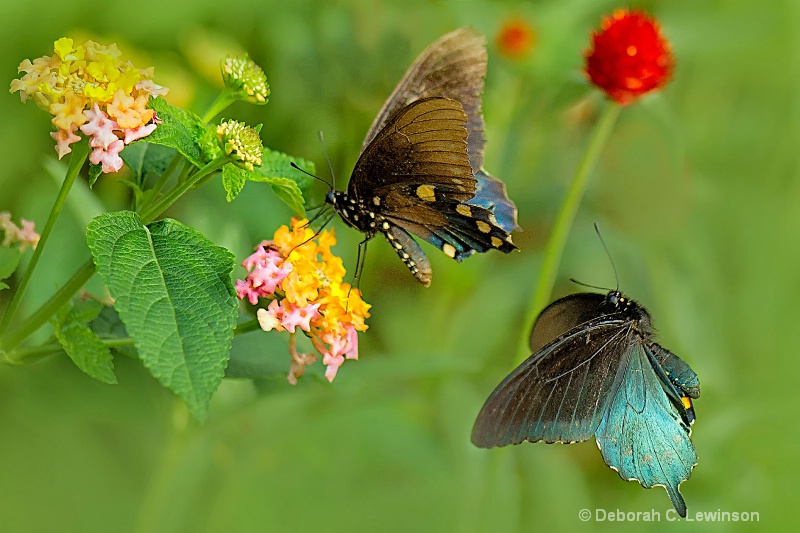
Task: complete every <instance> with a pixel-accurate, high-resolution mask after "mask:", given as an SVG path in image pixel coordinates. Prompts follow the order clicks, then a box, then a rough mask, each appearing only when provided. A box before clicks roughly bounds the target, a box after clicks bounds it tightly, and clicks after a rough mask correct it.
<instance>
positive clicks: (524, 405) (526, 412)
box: [472, 289, 700, 517]
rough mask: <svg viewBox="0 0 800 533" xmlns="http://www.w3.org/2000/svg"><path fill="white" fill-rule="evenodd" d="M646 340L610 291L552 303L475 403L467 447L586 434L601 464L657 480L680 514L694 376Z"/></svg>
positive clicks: (639, 317)
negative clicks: (515, 360) (514, 359)
mask: <svg viewBox="0 0 800 533" xmlns="http://www.w3.org/2000/svg"><path fill="white" fill-rule="evenodd" d="M653 337H654V333H653V326H652V321H651V318H650V314H649V313H648V312H647V310H646V309H645V308H644V307H642V305H640V304H639V303H637V302H635V301H634V300H631V299H630V298H627V297H626V296H624V295H623V294H622V293H620V291H619V290H618V289H617V290H612V291H609V292H608V293H607V294H605V295H602V294H596V293H578V294H572V295H570V296H566V297H564V298H561V299H559V300H556V301H555V302H553V303H551V304H550V305H549V306H547V307H546V308H545V309H544V310H543V311H542V312H541V314H539V316H538V317H537V319H536V321H535V323H534V325H533V330H532V332H531V338H530V348H531V350H532V351H533V355H532V356H531V357H529V358H528V359H527V360H526V361H524V362H523V363H522V364H521V365H519V367H517V368H516V369H515V370H514V371H513V372H512V373H511V374H510V375H509V376H508V377H506V378H505V379H504V380H503V381H502V382H501V383H500V384H499V385H498V386H497V388H496V389H495V390H494V392H492V394H491V395H490V396H489V398H488V399H487V400H486V403H485V404H484V405H483V408H482V409H481V411H480V413H479V414H478V418H477V420H476V421H475V425H474V427H473V429H472V442H473V444H475V445H476V446H479V447H481V448H491V447H494V446H505V445H508V444H519V443H521V442H523V441H526V440H527V441H530V442H537V441H544V442H547V443H553V442H561V443H573V442H579V441H584V440H588V439H589V438H590V437H591V436H592V435H594V437H595V440H596V442H597V446H598V447H599V448H600V452H601V454H602V456H603V460H604V461H605V463H606V464H607V465H608V466H609V467H611V468H613V469H614V470H616V471H618V472H619V475H620V476H621V477H622V478H623V479H626V480H637V481H638V482H639V483H640V484H641V485H642V486H643V487H645V488H650V487H654V486H663V487H664V488H666V490H667V494H668V495H669V497H670V500H671V501H672V505H673V506H674V507H675V510H676V511H677V512H678V514H680V516H682V517H685V516H686V502H685V501H684V499H683V496H682V495H681V493H680V491H679V487H680V484H681V482H683V481H685V480H686V479H688V478H689V475H690V474H691V471H692V468H693V467H694V466H695V465H696V464H697V455H696V453H695V449H694V445H693V444H692V441H691V439H690V436H691V425H692V424H693V423H694V420H695V412H694V407H693V405H692V399H695V398H697V397H699V396H700V382H699V380H698V378H697V374H695V373H694V371H693V370H692V369H691V368H690V367H689V365H687V364H686V363H685V362H683V361H682V360H681V359H680V358H679V357H678V356H677V355H675V354H673V353H672V352H670V351H669V350H667V349H665V348H663V347H661V346H660V345H659V344H657V343H656V342H654V340H653Z"/></svg>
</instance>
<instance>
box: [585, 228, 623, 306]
mask: <svg viewBox="0 0 800 533" xmlns="http://www.w3.org/2000/svg"><path fill="white" fill-rule="evenodd" d="M594 231H595V233H597V237H598V238H599V239H600V244H602V245H603V249H604V250H605V251H606V255H607V256H608V260H609V261H610V262H611V268H612V269H613V270H614V279H615V280H617V290H619V275H618V274H617V265H615V264H614V258H613V257H611V252H609V251H608V246H606V241H604V240H603V236H602V235H601V234H600V226H598V225H597V222H595V223H594ZM586 286H587V287H589V285H586ZM595 288H599V287H595Z"/></svg>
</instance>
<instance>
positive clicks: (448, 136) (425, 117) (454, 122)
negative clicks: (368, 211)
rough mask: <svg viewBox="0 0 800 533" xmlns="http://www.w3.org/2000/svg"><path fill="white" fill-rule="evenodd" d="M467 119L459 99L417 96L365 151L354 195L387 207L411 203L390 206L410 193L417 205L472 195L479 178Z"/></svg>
mask: <svg viewBox="0 0 800 533" xmlns="http://www.w3.org/2000/svg"><path fill="white" fill-rule="evenodd" d="M466 121H467V117H466V115H465V114H464V111H463V109H462V108H461V104H459V103H458V102H457V101H455V100H450V99H447V98H426V99H423V100H417V101H415V102H412V103H411V104H409V105H408V106H406V107H405V108H403V109H402V110H401V111H400V112H398V113H397V114H396V115H395V116H394V117H393V118H392V120H391V121H389V123H388V124H387V125H386V127H385V128H383V129H382V130H381V131H380V132H378V135H377V136H376V137H375V139H374V140H373V141H372V143H370V145H369V146H367V147H366V149H365V150H364V151H363V152H362V153H361V156H360V157H359V158H358V161H357V162H356V166H355V168H354V169H353V174H352V176H351V177H350V183H349V185H348V193H349V195H350V197H351V198H354V199H356V201H364V202H366V203H367V205H369V206H370V207H372V206H373V205H374V206H375V208H376V210H377V211H381V212H386V211H391V210H393V209H394V208H395V207H405V205H404V204H401V205H400V206H395V205H394V204H392V205H389V206H387V205H386V203H385V201H386V200H387V199H388V200H397V199H399V198H404V199H406V203H408V204H411V205H416V204H419V203H420V202H431V201H434V200H436V199H441V200H449V201H451V202H464V201H466V200H469V199H470V198H472V197H473V196H474V195H475V184H476V181H475V178H474V177H473V175H472V169H471V167H470V166H469V159H468V157H467V145H466V137H467V130H466V127H465V125H466ZM392 193H394V196H390V195H391V194H392ZM375 198H378V200H375Z"/></svg>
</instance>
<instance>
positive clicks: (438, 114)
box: [325, 28, 518, 286]
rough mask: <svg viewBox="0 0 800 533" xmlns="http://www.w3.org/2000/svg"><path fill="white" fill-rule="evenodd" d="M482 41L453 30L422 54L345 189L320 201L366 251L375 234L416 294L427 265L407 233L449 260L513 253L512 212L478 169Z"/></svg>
mask: <svg viewBox="0 0 800 533" xmlns="http://www.w3.org/2000/svg"><path fill="white" fill-rule="evenodd" d="M486 60H487V59H486V49H485V41H484V39H483V37H482V36H481V35H480V34H478V33H476V32H475V31H473V30H470V29H467V28H462V29H459V30H456V31H454V32H451V33H449V34H447V35H445V36H444V37H442V38H441V39H439V40H438V41H436V42H435V43H433V44H432V45H430V46H429V47H428V48H427V49H426V50H425V51H424V52H423V53H422V55H420V57H419V58H418V59H417V60H416V62H414V64H413V65H412V66H411V68H410V69H409V70H408V72H406V74H405V76H404V77H403V79H402V80H401V81H400V83H399V84H398V86H397V87H396V88H395V90H394V92H393V93H392V95H391V96H390V97H389V99H388V100H387V102H386V103H385V104H384V106H383V109H381V111H380V113H378V116H377V118H376V119H375V121H374V122H373V124H372V127H371V128H370V130H369V132H368V133H367V136H366V139H365V140H364V144H363V146H362V148H361V155H360V156H359V158H358V161H357V162H356V165H355V168H354V169H353V174H352V176H351V177H350V183H349V185H348V187H347V190H346V191H344V192H340V191H333V190H332V191H330V192H329V193H328V194H327V196H326V198H325V201H326V202H327V203H328V204H330V205H332V206H333V208H334V209H335V210H336V212H337V213H338V214H339V216H340V217H341V218H342V220H344V222H345V223H347V224H348V225H350V226H352V227H353V228H355V229H357V230H359V231H361V232H363V233H364V234H365V236H366V239H365V242H366V241H367V240H369V239H371V238H372V237H374V236H375V235H376V234H378V233H383V235H384V236H385V237H386V239H387V240H388V241H389V243H390V244H391V245H392V246H393V248H394V249H395V251H396V252H397V254H398V255H399V256H400V259H401V260H402V261H403V263H405V265H406V266H407V267H408V268H409V270H411V273H412V274H413V275H414V277H416V278H417V280H418V281H419V282H420V283H422V284H423V285H425V286H428V285H430V282H431V266H430V263H429V261H428V258H427V257H426V256H425V253H424V252H423V251H422V249H421V248H420V247H419V244H417V242H416V241H415V240H414V239H413V238H412V237H411V235H409V233H413V234H414V235H417V236H418V237H420V238H422V239H424V240H426V241H428V242H429V243H431V244H433V245H434V246H436V247H437V248H439V249H440V250H442V251H443V252H444V253H445V254H446V255H448V256H450V257H452V258H453V259H455V260H456V261H461V260H462V259H464V258H465V257H469V256H470V255H472V254H473V253H474V252H486V251H488V250H490V249H492V248H494V249H497V250H500V251H501V252H505V253H508V252H510V251H512V250H515V249H516V248H517V247H516V246H515V245H514V243H513V242H512V241H511V235H510V232H511V231H512V230H514V229H518V227H517V220H516V217H517V210H516V207H515V206H514V204H513V202H511V200H509V199H508V197H507V195H506V190H505V185H504V184H503V183H502V182H501V181H499V180H497V179H495V178H493V177H491V176H490V175H489V174H488V173H486V171H485V170H483V168H482V165H483V148H484V145H485V143H486V141H485V138H484V134H483V116H482V115H481V109H480V108H481V101H480V94H481V92H483V78H484V76H485V74H486Z"/></svg>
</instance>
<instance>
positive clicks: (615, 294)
mask: <svg viewBox="0 0 800 533" xmlns="http://www.w3.org/2000/svg"><path fill="white" fill-rule="evenodd" d="M605 304H606V305H607V306H609V307H611V309H613V312H614V313H621V314H623V315H624V316H625V317H626V318H627V319H628V320H632V321H633V322H634V325H635V327H636V329H638V330H639V331H641V332H642V333H644V334H649V333H650V332H651V330H652V325H651V322H650V314H649V313H648V312H647V310H646V309H645V308H644V307H642V306H641V305H640V304H639V303H638V302H637V301H636V300H631V299H630V298H628V297H627V296H625V295H624V294H622V293H621V292H620V291H618V290H613V291H609V293H608V294H607V295H606V299H605Z"/></svg>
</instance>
